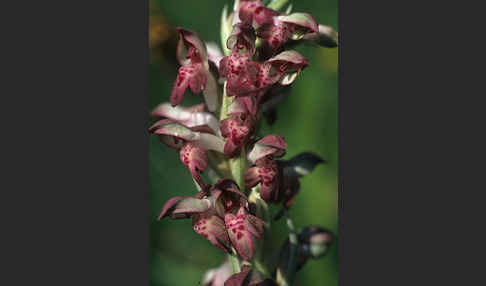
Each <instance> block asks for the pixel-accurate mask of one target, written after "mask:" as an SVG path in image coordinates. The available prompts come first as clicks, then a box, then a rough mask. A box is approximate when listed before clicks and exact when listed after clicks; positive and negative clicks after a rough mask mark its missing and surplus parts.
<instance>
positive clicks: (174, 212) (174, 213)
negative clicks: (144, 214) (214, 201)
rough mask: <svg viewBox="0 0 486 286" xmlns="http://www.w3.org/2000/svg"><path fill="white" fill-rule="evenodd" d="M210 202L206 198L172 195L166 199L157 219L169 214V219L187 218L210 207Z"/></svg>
mask: <svg viewBox="0 0 486 286" xmlns="http://www.w3.org/2000/svg"><path fill="white" fill-rule="evenodd" d="M210 207H211V202H210V201H209V200H208V199H196V198H193V197H173V198H171V199H170V200H168V201H167V202H166V203H165V205H164V207H163V208H162V212H161V213H160V215H159V217H158V218H157V219H158V220H160V219H162V218H164V217H166V216H170V217H171V219H178V218H187V217H189V216H191V215H192V214H195V213H202V212H205V211H207V210H208V209H210Z"/></svg>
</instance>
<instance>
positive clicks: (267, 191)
mask: <svg viewBox="0 0 486 286" xmlns="http://www.w3.org/2000/svg"><path fill="white" fill-rule="evenodd" d="M286 148H287V143H285V140H284V138H283V137H282V136H280V135H277V134H272V135H268V136H265V137H264V138H262V139H261V140H259V141H257V142H256V143H255V145H254V146H253V149H252V150H251V152H250V153H249V154H248V159H249V161H250V162H252V163H255V164H256V166H254V167H251V168H248V169H247V170H246V172H245V176H244V182H245V186H246V187H248V188H253V187H255V186H256V185H257V184H259V183H260V186H261V190H260V196H261V198H262V199H263V200H264V201H265V202H267V203H277V202H279V201H280V195H279V188H280V181H281V180H282V179H283V176H282V174H281V169H279V168H278V164H277V162H276V161H275V160H274V159H275V158H280V157H282V156H284V155H285V152H286V151H285V149H286Z"/></svg>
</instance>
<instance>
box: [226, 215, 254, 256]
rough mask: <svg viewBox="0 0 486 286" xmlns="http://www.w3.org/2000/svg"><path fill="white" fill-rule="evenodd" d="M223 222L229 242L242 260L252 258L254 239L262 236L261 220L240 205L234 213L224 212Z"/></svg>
mask: <svg viewBox="0 0 486 286" xmlns="http://www.w3.org/2000/svg"><path fill="white" fill-rule="evenodd" d="M224 223H225V225H226V229H227V230H228V235H229V238H230V240H231V244H232V245H233V246H234V247H235V249H236V251H237V252H238V254H239V255H240V256H241V258H243V259H244V260H247V261H250V260H252V259H253V253H254V250H255V241H256V239H258V238H261V237H262V236H263V221H262V220H261V219H260V218H258V217H256V216H254V215H252V214H250V213H249V212H248V210H247V209H246V208H244V207H240V209H239V210H238V212H237V213H236V214H233V213H226V214H225V216H224Z"/></svg>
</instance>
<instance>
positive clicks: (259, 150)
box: [248, 134, 287, 163]
mask: <svg viewBox="0 0 486 286" xmlns="http://www.w3.org/2000/svg"><path fill="white" fill-rule="evenodd" d="M285 149H287V143H286V142H285V139H284V138H283V137H282V136H280V135H278V134H271V135H267V136H265V137H263V138H262V139H260V140H258V141H257V142H256V143H255V144H254V146H253V149H252V150H251V151H250V153H248V160H249V161H250V162H252V163H255V162H257V161H258V160H260V159H262V158H264V157H269V158H281V157H283V156H284V155H285V152H286V151H285Z"/></svg>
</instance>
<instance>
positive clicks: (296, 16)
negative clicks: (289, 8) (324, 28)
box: [238, 1, 319, 56]
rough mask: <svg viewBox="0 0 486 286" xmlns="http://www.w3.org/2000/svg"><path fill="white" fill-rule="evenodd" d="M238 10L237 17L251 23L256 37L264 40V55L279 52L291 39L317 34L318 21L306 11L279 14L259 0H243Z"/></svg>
mask: <svg viewBox="0 0 486 286" xmlns="http://www.w3.org/2000/svg"><path fill="white" fill-rule="evenodd" d="M238 11H239V12H238V16H239V19H240V20H241V21H242V22H244V23H248V24H251V25H252V26H253V27H254V28H255V29H256V31H257V35H258V37H260V38H262V39H263V40H264V46H263V50H264V53H265V55H266V56H271V55H273V54H275V53H276V52H279V51H280V50H281V49H282V47H283V46H284V44H286V43H287V42H289V41H291V40H300V39H302V38H303V37H304V36H305V35H307V34H311V33H316V34H319V23H318V22H317V21H316V20H315V19H314V18H313V17H312V16H311V15H310V14H307V13H292V14H289V15H287V14H279V13H278V12H276V11H274V10H272V9H270V8H267V7H265V6H264V5H263V4H262V3H261V2H260V1H244V2H242V3H241V4H240V7H239V10H238Z"/></svg>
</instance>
